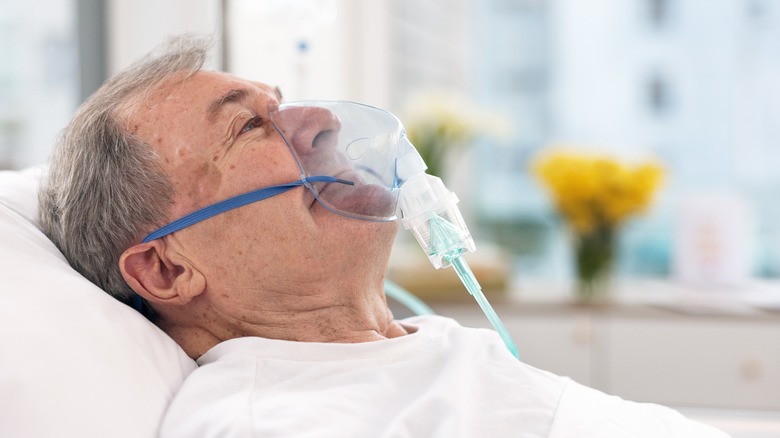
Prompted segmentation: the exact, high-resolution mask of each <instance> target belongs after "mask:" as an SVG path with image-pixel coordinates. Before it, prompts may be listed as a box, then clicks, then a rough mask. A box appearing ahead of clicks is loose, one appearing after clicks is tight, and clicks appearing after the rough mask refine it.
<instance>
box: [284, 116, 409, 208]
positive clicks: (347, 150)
mask: <svg viewBox="0 0 780 438" xmlns="http://www.w3.org/2000/svg"><path fill="white" fill-rule="evenodd" d="M270 116H271V121H272V122H273V124H274V126H275V127H276V129H277V131H278V132H279V134H280V135H281V136H282V138H283V139H284V141H285V142H286V143H287V145H288V146H289V147H290V150H291V151H292V154H293V156H295V159H296V161H297V162H298V166H299V167H300V169H301V173H302V175H303V176H304V177H305V178H310V177H314V176H319V175H327V176H332V177H335V178H338V179H339V180H343V181H349V182H351V183H352V184H351V185H348V184H343V183H337V182H311V183H310V184H309V188H310V189H311V191H312V192H313V193H314V195H315V196H316V198H317V200H318V201H319V202H320V203H321V204H322V205H323V206H325V207H326V208H327V209H329V210H331V211H332V212H334V213H337V214H340V215H344V216H348V217H353V218H357V219H364V220H371V221H390V220H395V219H396V206H397V203H398V193H399V187H400V185H401V184H402V183H403V171H402V172H400V174H399V163H403V162H404V161H403V160H400V161H399V157H402V156H403V155H405V154H407V153H409V152H410V150H413V147H412V146H411V145H410V144H409V143H408V141H407V140H406V136H405V133H404V130H403V126H402V125H401V122H400V121H399V120H398V119H397V118H396V117H395V116H394V115H392V114H391V113H389V112H387V111H384V110H381V109H379V108H375V107H372V106H368V105H363V104H359V103H354V102H344V101H309V102H297V103H288V104H283V105H281V106H279V108H278V109H276V110H274V111H271V113H270ZM310 129H313V130H314V131H316V132H309V130H310ZM312 135H313V138H312Z"/></svg>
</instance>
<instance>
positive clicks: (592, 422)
mask: <svg viewBox="0 0 780 438" xmlns="http://www.w3.org/2000/svg"><path fill="white" fill-rule="evenodd" d="M402 323H403V324H404V326H406V327H407V328H411V329H412V330H414V329H416V331H415V332H414V333H412V334H409V335H406V336H401V337H398V338H393V339H388V340H382V341H375V342H365V343H357V344H333V343H328V344H325V343H302V342H289V341H279V340H271V339H264V338H255V337H245V338H238V339H232V340H229V341H225V342H222V343H220V344H219V345H217V346H215V347H214V348H212V349H211V350H209V351H208V352H207V353H206V354H204V355H203V356H202V357H201V358H199V359H198V364H199V365H200V368H199V369H197V370H196V371H195V372H193V373H192V374H191V375H190V376H189V377H188V378H187V380H186V381H185V383H184V385H183V387H182V388H181V390H180V391H179V393H178V394H177V395H176V397H175V399H174V401H173V403H172V405H171V407H170V409H169V411H168V413H167V415H166V418H165V420H164V422H163V426H162V430H161V436H162V437H317V438H320V437H425V438H430V437H446V438H452V437H553V438H560V437H577V438H583V437H600V438H601V437H686V438H691V437H724V436H726V435H725V434H722V433H721V432H719V431H716V430H714V429H711V428H709V427H707V426H704V425H701V424H699V423H695V422H693V421H690V420H687V419H686V418H684V417H683V416H681V415H680V414H678V413H677V412H676V411H673V410H671V409H668V408H665V407H662V406H658V405H652V404H640V403H633V402H628V401H624V400H622V399H619V398H617V397H612V396H607V395H605V394H603V393H601V392H598V391H596V390H593V389H590V388H587V387H584V386H582V385H580V384H578V383H576V382H574V381H572V380H571V379H568V378H564V377H559V376H556V375H553V374H550V373H548V372H545V371H541V370H538V369H536V368H533V367H531V366H529V365H526V364H524V363H522V362H520V361H518V360H517V359H515V358H514V357H513V356H512V355H511V354H510V353H509V352H508V350H507V349H506V347H505V346H504V344H503V342H502V341H501V339H500V338H499V337H498V335H497V334H496V333H495V332H493V331H491V330H486V329H471V328H464V327H461V326H459V325H458V324H457V323H456V322H455V321H453V320H450V319H447V318H443V317H438V316H424V317H414V318H409V319H406V320H403V321H402Z"/></svg>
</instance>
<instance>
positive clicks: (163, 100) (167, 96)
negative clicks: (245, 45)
mask: <svg viewBox="0 0 780 438" xmlns="http://www.w3.org/2000/svg"><path fill="white" fill-rule="evenodd" d="M231 90H245V91H246V92H247V93H248V94H253V95H255V94H260V95H265V96H266V97H267V98H268V99H274V100H278V101H279V102H281V97H282V96H281V92H280V91H279V88H278V87H272V86H270V85H268V84H264V83H262V82H257V81H249V80H246V79H242V78H239V77H237V76H234V75H231V74H229V73H224V72H216V71H198V72H196V73H194V74H189V73H186V72H181V73H177V74H174V75H172V76H171V77H170V78H168V79H166V80H165V81H163V82H162V83H160V84H158V85H157V86H155V87H154V88H152V89H150V90H148V91H147V92H146V93H144V94H143V95H142V96H138V97H139V98H140V101H139V100H137V99H131V100H129V101H128V102H127V104H126V105H125V106H123V107H120V108H119V109H118V111H117V113H118V114H125V116H126V117H127V118H128V119H129V121H130V124H131V126H130V129H131V131H132V132H136V131H137V130H138V125H137V123H138V122H140V123H141V124H145V121H149V122H151V121H153V122H154V124H155V125H157V124H159V123H160V122H161V120H160V119H159V117H160V116H161V115H162V114H167V113H169V112H170V111H171V106H174V107H178V108H177V109H175V111H178V110H179V109H184V110H185V111H187V112H189V111H196V112H197V113H201V114H203V115H205V116H208V111H209V106H210V104H211V103H213V102H214V100H215V99H220V98H221V96H224V95H225V94H226V93H230V91H231Z"/></svg>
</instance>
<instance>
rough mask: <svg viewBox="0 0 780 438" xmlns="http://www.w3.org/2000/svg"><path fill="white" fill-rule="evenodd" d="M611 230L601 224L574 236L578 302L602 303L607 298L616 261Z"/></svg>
mask: <svg viewBox="0 0 780 438" xmlns="http://www.w3.org/2000/svg"><path fill="white" fill-rule="evenodd" d="M615 237H616V231H615V229H614V228H612V227H609V226H606V225H601V226H597V227H596V228H595V229H593V230H592V231H590V232H588V233H580V234H577V235H576V236H575V248H574V250H575V251H574V252H575V258H576V272H575V273H576V284H575V293H576V298H577V301H579V302H581V303H586V304H592V303H603V302H605V301H606V300H607V299H608V298H609V291H610V288H611V286H612V269H613V262H614V258H615Z"/></svg>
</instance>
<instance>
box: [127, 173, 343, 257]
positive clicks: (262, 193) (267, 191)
mask: <svg viewBox="0 0 780 438" xmlns="http://www.w3.org/2000/svg"><path fill="white" fill-rule="evenodd" d="M315 182H327V183H340V184H346V185H350V186H352V185H355V183H353V182H352V181H346V180H343V179H338V178H335V177H332V176H324V175H320V176H310V177H308V178H307V177H301V179H299V180H297V181H293V182H289V183H286V184H279V185H276V186H269V187H263V188H262V189H257V190H255V191H252V192H249V193H244V194H243V195H238V196H234V197H232V198H228V199H225V200H224V201H220V202H217V203H216V204H212V205H209V206H208V207H204V208H201V209H200V210H196V211H194V212H192V213H190V214H188V215H186V216H184V217H182V218H180V219H177V220H175V221H173V222H171V223H169V224H168V225H166V226H164V227H162V228H160V229H158V230H157V231H154V232H152V233H151V234H149V235H148V236H146V237H145V238H144V240H143V242H142V243H147V242H151V241H152V240H155V239H159V238H160V237H163V236H167V235H168V234H171V233H175V232H176V231H179V230H181V229H184V228H187V227H189V226H190V225H193V224H196V223H198V222H200V221H204V220H206V219H208V218H210V217H212V216H216V215H218V214H220V213H224V212H226V211H228V210H232V209H234V208H238V207H243V206H245V205H247V204H251V203H253V202H257V201H262V200H264V199H268V198H270V197H273V196H276V195H280V194H282V193H284V192H286V191H288V190H290V189H292V188H295V187H298V186H306V187H309V184H310V183H315Z"/></svg>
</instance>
